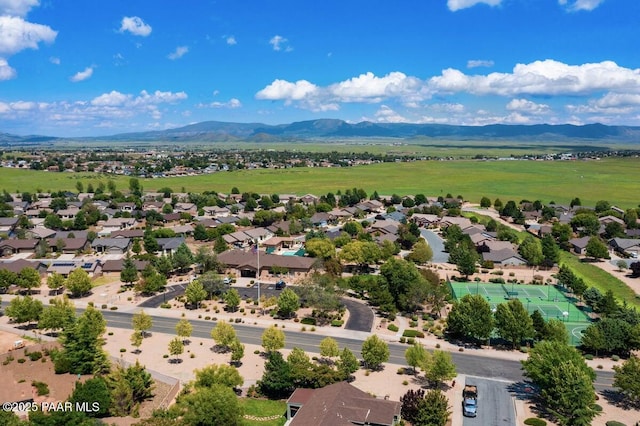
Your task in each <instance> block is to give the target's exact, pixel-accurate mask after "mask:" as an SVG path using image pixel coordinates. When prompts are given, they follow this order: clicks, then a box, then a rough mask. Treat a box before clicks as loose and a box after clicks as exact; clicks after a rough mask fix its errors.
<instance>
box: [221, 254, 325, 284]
mask: <svg viewBox="0 0 640 426" xmlns="http://www.w3.org/2000/svg"><path fill="white" fill-rule="evenodd" d="M218 260H219V261H220V262H222V263H223V264H224V265H226V267H227V273H231V274H235V275H237V276H240V277H252V278H260V277H261V276H263V275H265V273H267V274H268V273H270V272H271V271H272V268H273V267H276V268H279V269H286V270H287V275H288V276H289V277H290V278H296V277H304V276H306V275H307V274H308V273H309V272H311V269H312V268H313V265H314V263H315V262H316V259H315V258H313V257H303V256H279V255H276V254H267V253H266V252H264V251H262V250H261V251H260V253H259V254H258V253H254V252H253V251H244V250H227V251H225V252H223V253H220V254H219V255H218ZM258 262H259V263H258ZM258 266H259V267H260V271H259V273H258Z"/></svg>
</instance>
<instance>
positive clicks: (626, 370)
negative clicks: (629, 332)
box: [613, 355, 640, 404]
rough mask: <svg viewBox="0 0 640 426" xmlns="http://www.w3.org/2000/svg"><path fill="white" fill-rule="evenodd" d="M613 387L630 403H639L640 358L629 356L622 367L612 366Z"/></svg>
mask: <svg viewBox="0 0 640 426" xmlns="http://www.w3.org/2000/svg"><path fill="white" fill-rule="evenodd" d="M613 370H614V371H615V373H614V374H613V386H614V387H616V388H618V389H620V392H621V393H622V394H623V395H624V396H625V397H626V398H627V399H628V400H629V401H630V402H632V403H634V404H638V401H640V358H638V357H637V356H636V355H631V356H630V357H629V359H627V360H626V361H624V362H623V363H622V365H614V366H613Z"/></svg>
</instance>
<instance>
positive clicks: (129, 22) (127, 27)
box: [120, 16, 152, 37]
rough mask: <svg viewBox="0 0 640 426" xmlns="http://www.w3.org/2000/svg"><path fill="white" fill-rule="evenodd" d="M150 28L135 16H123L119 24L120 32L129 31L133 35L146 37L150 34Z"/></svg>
mask: <svg viewBox="0 0 640 426" xmlns="http://www.w3.org/2000/svg"><path fill="white" fill-rule="evenodd" d="M151 30H152V29H151V26H150V25H147V24H145V23H144V21H143V20H142V19H141V18H139V17H137V16H125V17H124V18H122V23H121V24H120V32H121V33H123V32H125V31H129V32H130V33H131V34H133V35H137V36H141V37H146V36H148V35H149V34H151Z"/></svg>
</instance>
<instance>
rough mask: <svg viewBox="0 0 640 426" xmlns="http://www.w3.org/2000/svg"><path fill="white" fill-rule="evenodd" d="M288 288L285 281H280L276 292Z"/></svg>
mask: <svg viewBox="0 0 640 426" xmlns="http://www.w3.org/2000/svg"><path fill="white" fill-rule="evenodd" d="M286 286H287V284H286V283H285V282H284V281H282V280H280V281H278V282H277V283H276V290H282V289H283V288H285V287H286Z"/></svg>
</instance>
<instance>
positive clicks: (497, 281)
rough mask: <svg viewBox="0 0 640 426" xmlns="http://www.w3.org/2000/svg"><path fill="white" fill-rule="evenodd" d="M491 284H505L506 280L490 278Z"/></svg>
mask: <svg viewBox="0 0 640 426" xmlns="http://www.w3.org/2000/svg"><path fill="white" fill-rule="evenodd" d="M489 282H490V283H495V284H504V278H489Z"/></svg>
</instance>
